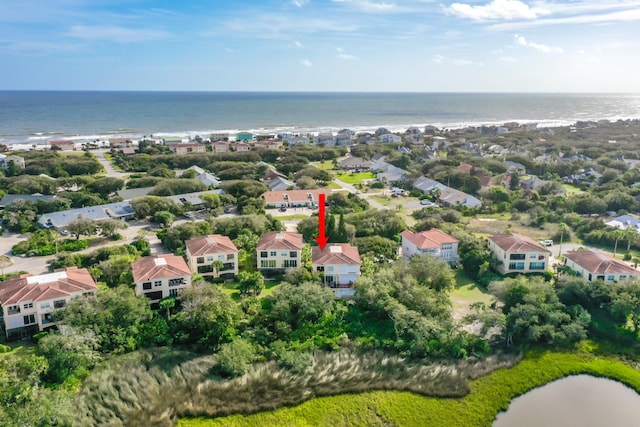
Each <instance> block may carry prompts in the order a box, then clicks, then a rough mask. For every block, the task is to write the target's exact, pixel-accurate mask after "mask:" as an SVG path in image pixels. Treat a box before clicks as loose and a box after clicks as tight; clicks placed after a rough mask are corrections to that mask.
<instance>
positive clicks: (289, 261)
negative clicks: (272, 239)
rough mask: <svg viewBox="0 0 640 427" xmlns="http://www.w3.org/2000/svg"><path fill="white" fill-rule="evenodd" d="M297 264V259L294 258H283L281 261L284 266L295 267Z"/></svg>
mask: <svg viewBox="0 0 640 427" xmlns="http://www.w3.org/2000/svg"><path fill="white" fill-rule="evenodd" d="M297 266H298V261H297V260H295V259H285V260H284V263H283V267H284V268H296V267H297Z"/></svg>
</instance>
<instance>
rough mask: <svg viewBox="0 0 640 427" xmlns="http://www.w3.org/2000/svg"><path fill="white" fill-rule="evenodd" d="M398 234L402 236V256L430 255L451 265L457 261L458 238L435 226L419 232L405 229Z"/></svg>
mask: <svg viewBox="0 0 640 427" xmlns="http://www.w3.org/2000/svg"><path fill="white" fill-rule="evenodd" d="M400 236H401V237H402V257H403V258H406V259H409V258H411V257H412V256H414V255H430V256H433V257H436V258H440V259H442V260H443V261H446V262H448V263H449V264H451V265H456V264H457V263H458V260H459V257H458V239H455V238H453V237H451V236H449V235H448V234H447V233H445V232H443V231H440V230H438V229H437V228H432V229H431V230H428V231H422V232H420V233H414V232H413V231H409V230H405V231H403V232H402V233H400Z"/></svg>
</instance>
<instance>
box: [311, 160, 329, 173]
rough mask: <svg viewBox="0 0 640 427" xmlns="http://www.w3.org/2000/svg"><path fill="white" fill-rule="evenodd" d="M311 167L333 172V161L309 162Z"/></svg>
mask: <svg viewBox="0 0 640 427" xmlns="http://www.w3.org/2000/svg"><path fill="white" fill-rule="evenodd" d="M311 165H312V166H315V167H317V168H318V169H323V170H327V171H330V170H333V161H330V160H325V161H324V162H311Z"/></svg>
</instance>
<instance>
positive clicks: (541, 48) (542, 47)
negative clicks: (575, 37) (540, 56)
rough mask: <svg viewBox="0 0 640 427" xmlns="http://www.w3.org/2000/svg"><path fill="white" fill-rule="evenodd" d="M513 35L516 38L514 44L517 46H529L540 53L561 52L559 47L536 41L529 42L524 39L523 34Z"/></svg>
mask: <svg viewBox="0 0 640 427" xmlns="http://www.w3.org/2000/svg"><path fill="white" fill-rule="evenodd" d="M514 37H515V39H516V44H517V45H519V46H526V47H530V48H533V49H535V50H537V51H540V52H542V53H562V52H563V50H562V48H561V47H557V46H549V45H546V44H541V43H536V42H530V41H528V40H527V39H525V38H524V37H523V36H519V35H517V34H516V35H515V36H514Z"/></svg>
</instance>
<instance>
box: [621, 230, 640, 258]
mask: <svg viewBox="0 0 640 427" xmlns="http://www.w3.org/2000/svg"><path fill="white" fill-rule="evenodd" d="M624 236H625V238H626V239H627V252H629V251H630V250H631V243H635V241H636V240H637V239H638V233H637V232H636V230H634V229H633V228H631V227H627V228H626V229H625V230H624Z"/></svg>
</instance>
